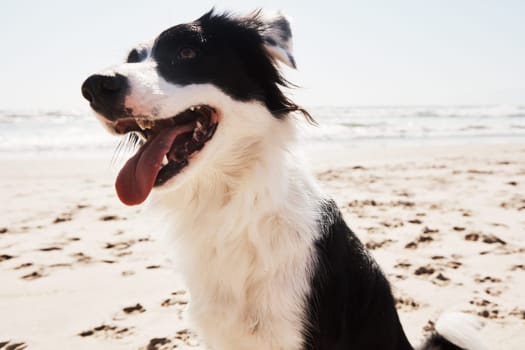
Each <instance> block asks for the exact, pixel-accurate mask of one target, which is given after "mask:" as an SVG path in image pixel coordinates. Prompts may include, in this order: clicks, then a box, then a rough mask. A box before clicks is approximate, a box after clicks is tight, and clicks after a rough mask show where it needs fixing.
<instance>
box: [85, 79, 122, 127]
mask: <svg viewBox="0 0 525 350" xmlns="http://www.w3.org/2000/svg"><path fill="white" fill-rule="evenodd" d="M127 89H128V82H127V79H126V77H125V76H123V75H121V74H113V75H102V74H94V75H92V76H90V77H89V78H87V79H86V81H84V83H83V84H82V89H81V90H82V96H84V98H85V99H86V100H88V101H89V103H90V105H91V107H92V108H93V109H94V110H95V111H97V112H99V113H101V114H102V115H104V116H105V117H106V118H108V119H112V120H113V119H116V118H117V117H118V115H117V114H118V113H117V112H118V111H122V105H123V100H124V96H125V95H126V91H127Z"/></svg>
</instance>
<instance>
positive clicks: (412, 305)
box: [396, 297, 421, 311]
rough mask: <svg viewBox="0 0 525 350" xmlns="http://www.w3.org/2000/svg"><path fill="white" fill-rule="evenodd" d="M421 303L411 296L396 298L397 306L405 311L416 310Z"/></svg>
mask: <svg viewBox="0 0 525 350" xmlns="http://www.w3.org/2000/svg"><path fill="white" fill-rule="evenodd" d="M420 306H421V305H420V304H419V303H418V302H417V301H415V300H414V299H412V298H410V297H398V298H396V308H397V309H398V310H403V311H414V310H418V309H419V308H420Z"/></svg>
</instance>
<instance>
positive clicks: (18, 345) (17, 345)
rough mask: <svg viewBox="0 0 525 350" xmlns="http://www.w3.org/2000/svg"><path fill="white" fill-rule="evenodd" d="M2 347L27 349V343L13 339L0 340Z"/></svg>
mask: <svg viewBox="0 0 525 350" xmlns="http://www.w3.org/2000/svg"><path fill="white" fill-rule="evenodd" d="M0 349H2V350H24V349H27V345H26V344H25V343H12V342H11V341H9V340H8V341H0Z"/></svg>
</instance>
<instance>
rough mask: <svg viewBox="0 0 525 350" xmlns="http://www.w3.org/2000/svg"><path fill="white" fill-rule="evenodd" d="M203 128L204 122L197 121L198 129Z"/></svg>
mask: <svg viewBox="0 0 525 350" xmlns="http://www.w3.org/2000/svg"><path fill="white" fill-rule="evenodd" d="M201 129H202V124H201V122H199V121H197V130H201Z"/></svg>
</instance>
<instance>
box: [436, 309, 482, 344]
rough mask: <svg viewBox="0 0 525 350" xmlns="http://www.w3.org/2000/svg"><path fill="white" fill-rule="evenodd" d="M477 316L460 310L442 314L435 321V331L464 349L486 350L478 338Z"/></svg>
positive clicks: (479, 323)
mask: <svg viewBox="0 0 525 350" xmlns="http://www.w3.org/2000/svg"><path fill="white" fill-rule="evenodd" d="M482 325H483V324H482V323H481V322H480V320H479V318H476V317H473V316H471V315H467V314H465V313H461V312H450V313H446V314H443V315H442V316H441V317H440V318H439V319H438V320H437V322H436V327H435V328H436V331H437V332H438V333H439V334H440V335H441V336H443V337H444V338H445V339H447V340H448V341H450V342H451V343H453V344H455V345H457V346H459V347H460V348H463V349H465V350H488V348H487V347H486V346H485V345H483V342H482V341H481V339H480V334H479V330H480V329H481V327H482Z"/></svg>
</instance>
